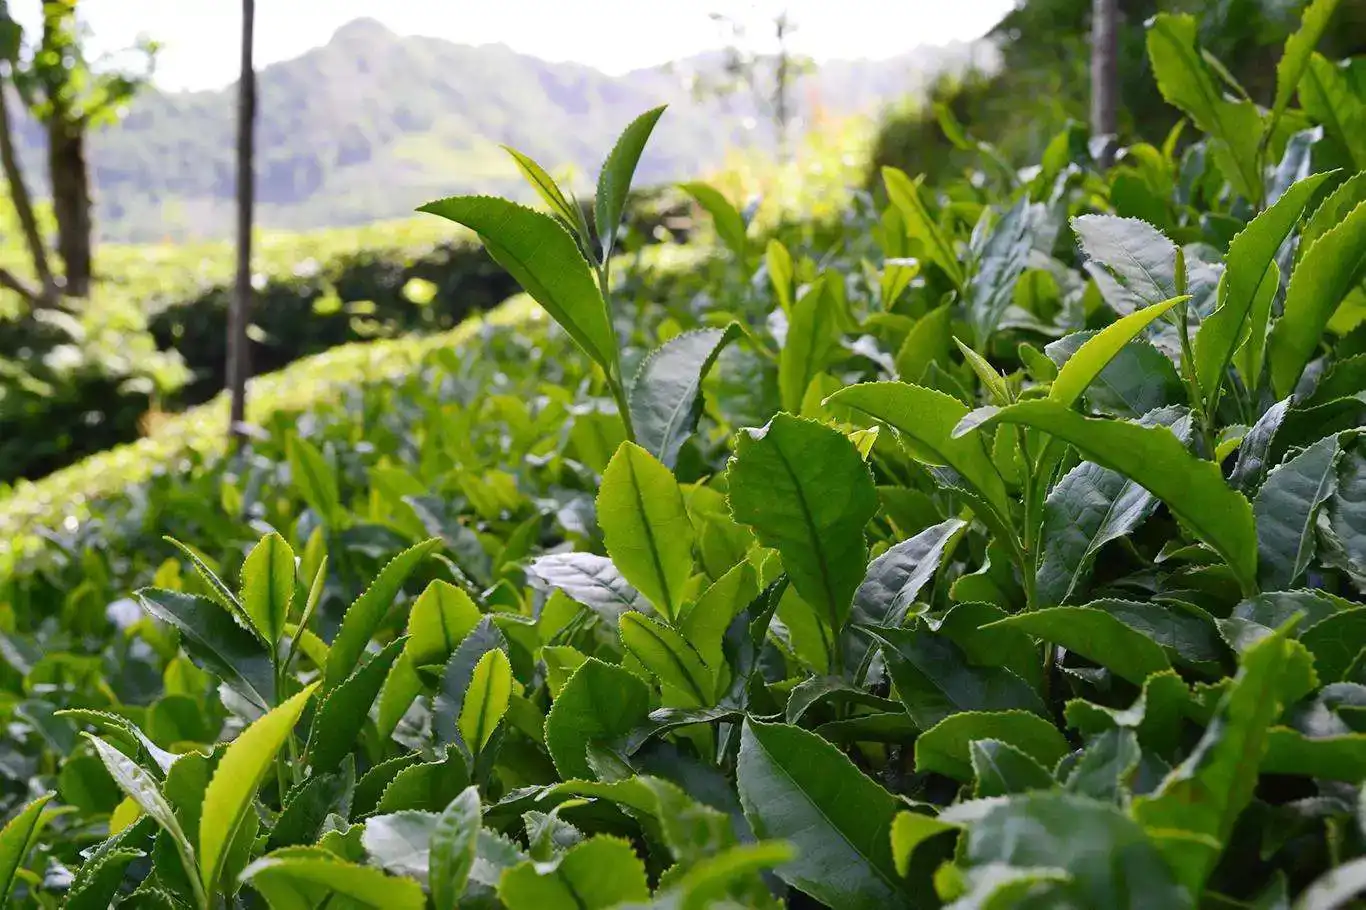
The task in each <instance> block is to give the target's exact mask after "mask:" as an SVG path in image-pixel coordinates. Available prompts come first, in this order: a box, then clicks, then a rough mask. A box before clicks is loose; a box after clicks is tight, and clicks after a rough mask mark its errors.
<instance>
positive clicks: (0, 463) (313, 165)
mask: <svg viewBox="0 0 1366 910" xmlns="http://www.w3.org/2000/svg"><path fill="white" fill-rule="evenodd" d="M83 2H90V0H83ZM717 6H718V7H721V10H720V12H719V13H718V19H719V20H720V21H721V24H722V25H729V26H730V27H729V29H728V30H723V36H724V40H726V41H728V42H729V44H730V46H729V47H728V48H727V49H725V50H718V51H716V52H713V53H707V54H702V55H699V56H695V57H692V58H688V59H683V60H678V61H674V62H672V63H670V64H668V65H664V66H658V67H653V68H650V69H645V70H638V71H633V72H629V73H626V74H624V75H616V76H609V75H606V74H604V73H601V72H598V71H597V70H594V69H592V68H590V67H587V66H584V65H580V64H574V63H552V62H547V61H544V60H540V59H537V58H535V57H531V56H527V55H525V54H519V53H516V52H514V51H512V50H511V49H509V48H507V47H504V46H497V45H485V46H480V47H472V46H465V45H459V44H454V43H451V42H448V41H443V40H439V39H435V38H425V37H402V36H399V35H397V34H395V33H394V32H392V31H390V30H389V29H388V28H386V27H385V26H384V25H382V24H381V23H379V22H377V21H374V20H369V19H360V20H356V21H354V22H351V23H350V24H348V25H346V26H345V27H343V28H341V29H340V30H339V31H337V32H336V34H335V35H334V36H333V37H332V38H331V40H330V41H328V42H327V43H326V44H325V45H324V46H321V47H318V48H316V49H314V50H311V51H309V52H307V53H305V54H303V55H302V56H300V57H297V58H295V59H291V60H286V61H283V62H279V63H274V64H272V65H270V66H266V67H264V68H262V69H261V70H260V71H259V73H258V74H257V82H258V87H257V90H258V94H259V98H260V102H259V110H258V114H257V118H256V123H257V134H256V153H255V162H254V168H255V173H256V186H255V191H256V199H255V205H256V216H255V223H256V225H257V227H256V231H255V252H254V260H253V264H252V275H251V287H252V289H253V291H254V297H255V300H254V303H253V304H252V311H251V316H250V319H249V324H248V326H247V332H246V334H247V337H248V339H249V348H250V356H249V360H250V364H251V372H252V373H266V372H270V371H275V370H279V369H281V368H283V367H285V366H286V365H288V364H290V363H291V362H293V361H295V360H298V359H299V358H302V357H306V356H309V355H315V354H319V353H321V352H323V351H326V350H328V349H330V348H332V347H334V346H337V345H341V344H345V343H348V342H367V341H374V340H380V339H393V338H398V337H401V336H407V335H410V334H417V335H422V336H427V337H432V336H435V335H436V334H437V333H441V332H447V331H449V330H451V329H452V328H453V327H454V326H456V325H457V324H458V323H460V322H461V320H463V319H464V318H465V317H466V316H467V315H469V314H471V313H476V312H482V311H486V310H488V309H490V308H492V307H493V306H494V305H495V304H497V303H499V302H500V301H502V300H503V299H505V298H506V297H508V296H509V295H510V294H511V293H512V292H513V291H514V290H515V287H514V285H513V284H512V282H511V280H510V279H509V278H508V276H507V275H506V274H505V273H504V272H503V270H502V269H500V268H498V267H497V266H495V265H494V264H493V263H492V262H491V260H489V258H488V257H487V255H486V254H485V253H484V252H483V251H482V249H481V248H480V247H479V245H478V244H477V243H475V242H473V238H470V237H464V236H459V235H457V234H454V233H453V232H452V231H451V230H450V228H449V227H448V226H446V225H444V224H443V223H442V222H439V221H436V220H435V219H414V218H411V217H405V216H406V215H408V213H410V212H411V211H412V209H413V208H414V207H415V206H416V205H418V204H419V203H421V202H423V201H425V200H427V199H430V198H435V197H438V196H442V195H448V194H452V193H459V192H468V191H479V192H490V193H503V194H510V195H514V196H522V195H524V194H525V192H526V191H525V189H524V184H523V183H522V181H521V180H520V178H519V176H518V174H517V171H516V167H515V165H514V163H513V161H512V160H511V159H510V158H509V157H508V156H507V155H506V154H505V153H504V151H503V150H502V149H501V148H500V147H499V146H500V145H501V144H508V145H512V146H515V147H517V148H518V149H520V150H521V151H524V152H526V153H527V154H529V155H531V156H532V157H533V158H536V159H537V160H540V161H542V162H543V163H545V164H547V165H548V166H550V165H553V170H554V171H555V174H556V176H557V177H560V178H563V179H564V180H565V181H566V182H567V183H568V185H569V186H571V187H573V188H575V189H576V190H577V191H580V192H581V193H582V191H584V190H586V189H587V188H588V187H589V186H590V185H591V180H592V178H593V177H594V175H595V173H596V167H597V164H598V162H599V161H600V160H601V158H602V156H603V155H604V153H605V151H606V148H607V146H608V144H609V143H610V142H611V140H612V137H613V136H615V135H616V133H617V132H618V131H619V129H620V128H621V126H622V125H623V124H625V123H626V122H628V121H629V120H630V119H631V118H632V117H633V116H634V115H636V114H638V113H639V112H640V111H642V110H644V109H646V108H649V107H651V106H654V105H657V104H660V103H669V104H670V113H669V115H668V116H667V117H665V118H664V120H663V121H662V122H661V125H660V129H659V132H658V134H657V136H656V138H655V140H654V142H653V143H652V146H651V151H650V153H649V154H647V155H646V157H645V158H644V160H643V161H642V164H641V168H640V170H639V172H638V178H637V182H638V184H640V185H648V186H653V187H655V188H654V189H648V190H643V191H641V192H640V193H638V194H637V197H636V199H635V200H634V203H633V207H632V214H631V215H630V217H629V230H628V232H627V242H626V244H625V247H624V248H625V249H626V250H627V254H628V255H633V254H635V255H638V252H639V251H640V250H642V249H644V248H646V247H652V246H659V245H673V244H676V243H679V242H686V241H687V240H688V239H689V238H690V237H691V236H692V235H693V234H694V233H695V231H696V230H698V227H697V225H698V224H699V223H703V224H705V223H706V222H705V219H704V220H702V221H701V222H699V220H698V219H697V218H696V214H697V213H696V211H695V210H694V207H693V204H692V203H691V201H690V200H689V198H688V197H687V196H686V195H685V194H683V193H681V192H680V191H678V190H677V189H676V188H674V187H673V182H674V181H678V180H684V179H694V178H697V177H699V176H703V177H706V178H707V179H710V180H712V181H713V182H714V183H715V184H716V185H717V186H718V187H719V188H720V189H721V190H722V191H723V193H724V194H725V195H726V196H728V197H729V198H731V199H734V200H737V201H742V202H743V201H748V202H749V203H750V204H751V205H752V209H753V216H754V218H755V219H757V221H758V223H759V225H760V226H761V229H762V230H771V229H773V228H774V227H775V226H777V225H779V224H781V223H783V222H784V221H786V220H796V219H801V220H805V221H809V222H814V223H816V224H819V223H820V221H821V220H822V219H826V220H835V219H839V218H840V217H842V213H844V212H846V211H847V210H848V209H849V207H850V205H851V200H855V199H856V198H857V197H859V196H861V195H862V194H864V193H866V192H873V191H874V189H873V188H874V187H875V186H877V185H878V184H879V181H878V179H877V174H878V169H879V168H880V167H881V166H883V165H886V164H891V165H895V166H897V167H900V168H903V169H904V170H906V171H908V172H909V173H911V174H921V173H923V174H926V175H928V178H927V179H928V180H929V181H930V182H931V183H936V184H937V183H942V182H946V181H948V180H950V179H953V178H959V177H963V178H966V179H967V180H968V181H969V183H971V182H972V181H978V182H980V181H983V180H990V179H992V175H991V174H990V173H983V172H982V171H981V168H982V166H983V165H982V162H983V160H984V159H983V154H982V150H983V149H986V150H987V151H988V153H989V154H988V159H987V160H992V159H994V160H996V161H998V162H999V166H1000V167H1001V168H1003V169H1014V168H1019V167H1023V166H1024V165H1026V164H1028V163H1030V162H1033V161H1037V160H1039V158H1040V157H1041V156H1042V155H1043V153H1044V151H1045V146H1046V145H1047V143H1048V142H1049V141H1050V140H1051V139H1052V138H1053V137H1055V136H1058V135H1059V134H1060V133H1064V134H1066V135H1069V136H1070V137H1071V138H1072V139H1073V140H1074V142H1075V143H1076V144H1078V145H1080V146H1081V147H1083V148H1084V146H1085V143H1086V141H1087V135H1088V131H1087V129H1085V128H1084V126H1083V124H1084V123H1085V121H1086V119H1087V109H1088V104H1089V79H1088V65H1089V63H1088V60H1089V47H1090V30H1091V10H1092V0H1020V2H1018V3H1017V4H1016V5H1015V6H1014V8H1011V9H1009V10H1008V11H1007V12H1006V13H1005V15H1004V16H1003V17H1002V18H1001V20H1000V22H999V23H998V24H997V25H996V26H995V27H994V28H992V29H991V30H990V31H989V32H988V33H987V34H985V35H982V36H981V38H980V40H977V41H972V42H960V43H956V44H951V45H947V46H943V47H926V46H920V47H912V46H910V45H912V44H913V43H914V41H913V39H908V41H907V44H908V50H907V51H906V52H905V53H904V54H901V55H899V56H896V57H892V58H889V59H882V60H845V61H830V62H826V63H825V64H823V65H820V66H817V65H815V64H813V63H812V61H810V60H808V59H806V58H804V57H801V56H800V55H799V54H796V53H795V52H793V51H791V50H790V49H789V48H788V47H787V45H786V43H785V39H784V32H783V30H784V29H788V30H789V32H790V30H791V29H794V28H799V27H800V25H801V23H800V22H796V21H792V20H791V19H788V18H787V17H786V16H784V15H780V16H779V17H778V18H777V19H776V20H766V21H764V22H762V23H761V28H760V29H759V31H760V32H762V34H755V33H754V32H753V27H751V33H750V34H748V35H747V34H746V33H745V31H744V30H743V29H741V28H737V27H734V26H735V23H734V22H730V21H728V20H727V18H726V15H725V4H717ZM1302 7H1303V3H1301V2H1298V0H1215V2H1201V0H1162V2H1158V0H1122V2H1120V3H1119V22H1118V36H1119V42H1118V51H1119V72H1120V84H1119V94H1120V101H1121V103H1120V105H1119V122H1118V130H1119V133H1120V138H1121V141H1122V142H1124V143H1130V142H1133V141H1136V140H1146V141H1149V142H1152V143H1154V144H1160V143H1162V142H1163V141H1164V139H1167V138H1168V137H1169V135H1170V134H1171V131H1172V130H1173V128H1174V127H1175V126H1176V122H1177V115H1176V112H1175V111H1174V109H1173V108H1171V107H1170V106H1168V105H1166V104H1165V103H1163V101H1162V100H1161V98H1160V96H1159V94H1158V91H1157V87H1156V85H1155V84H1154V81H1153V79H1152V75H1151V73H1150V71H1149V69H1148V63H1147V57H1146V54H1145V53H1144V50H1143V40H1144V36H1143V28H1142V23H1143V22H1144V20H1146V19H1147V18H1148V17H1150V16H1151V15H1153V14H1155V13H1156V12H1158V11H1163V10H1187V11H1193V12H1197V13H1199V14H1200V21H1201V23H1202V27H1203V28H1204V29H1205V31H1206V34H1205V35H1204V36H1203V39H1202V40H1203V41H1204V42H1205V44H1206V46H1207V47H1208V48H1209V50H1210V51H1211V52H1213V53H1214V54H1215V55H1217V56H1218V57H1219V59H1220V60H1222V61H1223V62H1224V63H1225V64H1227V69H1228V72H1227V74H1226V75H1227V80H1228V86H1227V87H1228V90H1229V91H1230V92H1233V93H1237V92H1239V91H1241V90H1243V89H1246V91H1247V92H1248V93H1249V94H1251V95H1252V96H1253V97H1265V96H1266V95H1267V94H1268V92H1269V89H1268V86H1269V84H1271V82H1272V81H1274V78H1275V77H1274V65H1273V61H1274V59H1275V57H1276V55H1277V54H1278V53H1279V49H1280V46H1281V44H1282V42H1283V41H1284V39H1285V37H1286V35H1287V34H1288V33H1289V31H1290V30H1291V29H1292V28H1293V25H1294V23H1295V22H1296V21H1297V20H1298V16H1299V13H1300V11H1301V9H1302ZM41 9H42V17H41V22H40V23H39V24H37V25H35V24H33V23H28V24H27V26H26V27H25V26H23V25H21V23H20V22H19V20H18V19H17V18H15V17H12V16H11V15H10V11H9V9H8V6H7V4H6V3H4V2H0V54H3V57H4V60H5V62H4V64H3V75H4V80H3V91H0V100H3V101H4V102H5V104H4V111H3V112H0V113H3V115H4V116H3V117H0V121H3V126H4V134H3V136H0V158H3V159H4V161H5V164H6V177H7V183H8V186H9V188H10V202H12V203H13V204H12V205H4V206H0V230H2V233H0V238H3V239H2V240H0V285H3V286H4V287H3V288H0V500H3V498H4V497H5V495H6V492H5V490H6V486H5V485H6V484H11V485H12V484H16V483H18V484H20V486H21V487H22V485H23V481H24V480H25V479H30V480H31V479H36V478H40V477H43V476H45V475H47V474H49V473H51V472H52V471H54V470H57V469H59V468H62V467H63V466H66V465H69V464H71V463H73V462H74V461H76V460H78V459H80V458H82V457H84V456H87V455H90V454H92V453H96V452H100V451H103V450H105V449H108V448H110V447H111V446H114V445H117V444H118V443H122V442H127V441H130V440H134V439H137V438H138V437H139V436H142V435H145V434H147V433H149V432H154V431H156V429H157V428H158V427H160V426H163V425H165V424H166V423H167V417H166V415H167V414H169V413H172V412H175V411H179V410H182V409H184V408H186V407H188V406H191V405H195V404H198V403H201V402H205V401H208V400H209V399H211V398H213V396H215V395H216V394H217V393H218V392H219V391H220V390H221V389H223V388H224V383H225V381H226V375H225V364H226V361H227V356H228V354H227V337H228V333H227V328H226V327H227V324H228V323H227V319H228V312H229V309H230V302H231V300H232V296H233V291H232V287H233V255H234V253H233V250H234V248H233V245H232V243H231V242H229V241H228V240H227V238H228V236H229V234H230V230H231V226H232V218H233V212H234V194H235V192H236V179H235V151H234V142H235V140H234V136H235V117H236V106H237V103H238V101H237V98H238V95H237V88H236V86H228V87H226V88H223V89H221V90H216V91H194V92H167V91H163V90H161V89H159V88H158V87H157V86H156V85H155V83H154V81H153V79H152V73H153V72H154V68H153V64H154V62H155V56H156V53H157V47H156V45H155V43H154V42H152V41H149V42H146V43H144V44H141V45H139V46H138V47H135V48H130V49H129V53H128V54H125V55H123V57H122V58H121V59H123V60H124V64H123V65H121V66H119V67H113V68H111V67H108V66H107V65H104V64H102V63H101V62H99V61H87V60H86V58H85V54H84V53H83V47H84V44H83V42H85V41H86V40H87V39H88V37H89V35H88V33H87V32H85V31H83V29H82V24H81V23H82V19H81V5H80V2H78V0H44V2H43V3H42V4H41ZM855 13H856V11H853V10H851V14H855ZM699 15H701V13H699ZM1337 17H1338V18H1337V20H1336V22H1337V23H1338V24H1337V26H1336V27H1335V28H1334V29H1333V30H1332V31H1331V32H1330V33H1329V35H1328V36H1327V37H1326V39H1325V41H1324V44H1323V46H1322V48H1321V50H1322V51H1323V53H1324V54H1325V55H1326V56H1327V57H1328V58H1329V59H1339V58H1342V57H1346V56H1350V55H1358V54H1362V53H1363V52H1366V0H1344V2H1343V3H1342V4H1341V7H1340V9H1339V11H1338V13H1337ZM869 27H870V28H875V27H877V23H876V22H870V23H869ZM152 37H153V38H155V36H154V35H153V36H152ZM233 37H234V36H224V40H232V38H233ZM775 38H776V42H775ZM758 39H762V40H758ZM129 60H131V61H132V62H131V64H130V63H128V62H127V61H129ZM1348 78H1352V79H1360V78H1366V77H1363V74H1362V73H1361V72H1359V71H1352V72H1351V73H1349V74H1348ZM1068 124H1074V125H1075V128H1074V129H1073V130H1072V131H1071V132H1070V133H1068V132H1067V127H1068ZM1173 139H1174V141H1176V142H1177V143H1179V142H1180V141H1181V137H1180V136H1179V135H1176V136H1174V137H1173ZM817 230H818V229H817ZM82 257H84V261H83V260H82Z"/></svg>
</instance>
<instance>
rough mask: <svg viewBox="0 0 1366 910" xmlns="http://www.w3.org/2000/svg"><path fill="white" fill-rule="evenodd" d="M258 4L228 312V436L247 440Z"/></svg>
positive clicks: (246, 68) (250, 22)
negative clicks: (234, 270)
mask: <svg viewBox="0 0 1366 910" xmlns="http://www.w3.org/2000/svg"><path fill="white" fill-rule="evenodd" d="M255 24H256V2H255V0H242V73H241V76H240V77H239V79H238V83H237V288H236V290H235V292H234V293H233V298H232V306H231V309H229V311H228V377H227V378H228V393H229V395H231V396H232V403H231V406H230V411H229V419H228V435H229V436H230V437H231V438H233V439H234V440H240V439H241V429H240V425H241V423H242V421H243V420H244V419H245V418H246V410H247V375H248V374H249V372H250V370H251V364H250V360H249V358H248V349H247V320H248V317H249V315H250V313H251V298H252V288H251V225H252V206H253V203H254V202H255V196H256V179H255V174H256V168H255V163H254V161H253V157H254V154H255V144H256V68H255V67H254V66H253V64H252V42H253V31H254V28H255Z"/></svg>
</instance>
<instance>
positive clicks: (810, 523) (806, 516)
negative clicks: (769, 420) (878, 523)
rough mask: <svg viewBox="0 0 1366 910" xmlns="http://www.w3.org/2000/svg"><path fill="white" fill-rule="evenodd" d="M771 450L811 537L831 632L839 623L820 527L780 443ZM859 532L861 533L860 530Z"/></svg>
mask: <svg viewBox="0 0 1366 910" xmlns="http://www.w3.org/2000/svg"><path fill="white" fill-rule="evenodd" d="M773 442H774V445H773V452H774V454H775V455H777V456H778V461H779V462H780V463H781V464H782V466H783V470H784V471H786V472H787V476H788V477H789V478H790V479H791V481H792V490H793V493H794V494H795V495H796V498H797V505H799V506H800V507H801V510H802V523H803V524H805V525H806V531H807V534H808V535H809V536H810V538H811V549H812V550H813V551H815V554H816V565H817V566H818V567H819V568H820V576H821V587H822V588H824V589H825V606H826V610H827V612H828V614H829V615H828V616H827V617H826V621H827V622H829V623H830V630H831V632H832V633H833V632H838V631H839V623H838V622H836V621H835V619H836V617H835V609H836V600H835V587H834V580H833V579H832V578H831V577H830V563H829V560H828V559H827V558H826V555H825V546H824V545H823V543H822V542H821V535H820V533H819V532H820V529H819V528H818V527H817V526H816V519H815V517H814V516H813V515H812V514H811V507H810V505H808V504H807V501H806V490H805V489H803V487H802V482H801V479H800V478H799V477H798V476H797V474H796V472H795V471H793V470H792V465H791V464H790V463H789V462H788V460H787V455H786V454H785V453H784V452H783V449H782V445H781V444H780V443H779V442H778V441H777V440H776V439H775V440H774V441H773ZM859 533H860V534H861V533H863V532H862V531H861V530H860V531H859Z"/></svg>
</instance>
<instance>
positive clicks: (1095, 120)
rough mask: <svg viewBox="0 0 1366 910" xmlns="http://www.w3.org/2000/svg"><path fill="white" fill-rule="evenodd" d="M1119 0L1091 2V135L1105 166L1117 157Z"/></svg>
mask: <svg viewBox="0 0 1366 910" xmlns="http://www.w3.org/2000/svg"><path fill="white" fill-rule="evenodd" d="M1118 105H1119V0H1092V4H1091V138H1092V140H1093V141H1095V142H1096V143H1097V144H1098V145H1099V147H1100V148H1099V153H1098V156H1097V157H1098V159H1099V164H1100V166H1101V167H1102V168H1106V167H1109V166H1110V164H1111V163H1112V162H1113V160H1114V153H1115V134H1116V133H1117V132H1118V131H1119V106H1118Z"/></svg>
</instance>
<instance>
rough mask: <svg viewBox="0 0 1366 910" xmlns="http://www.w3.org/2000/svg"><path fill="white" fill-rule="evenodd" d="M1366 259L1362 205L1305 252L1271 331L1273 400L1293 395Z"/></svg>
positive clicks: (1365, 211)
mask: <svg viewBox="0 0 1366 910" xmlns="http://www.w3.org/2000/svg"><path fill="white" fill-rule="evenodd" d="M1363 255H1366V202H1362V203H1361V204H1359V205H1358V206H1357V207H1356V208H1354V209H1352V211H1351V212H1350V213H1349V214H1348V215H1347V216H1346V217H1345V218H1343V220H1342V221H1341V223H1339V224H1338V226H1337V227H1335V228H1333V229H1332V230H1330V231H1328V232H1327V233H1325V234H1324V235H1323V236H1322V237H1320V238H1319V239H1318V240H1316V241H1314V244H1313V245H1312V246H1311V247H1309V249H1308V250H1306V251H1305V253H1304V255H1303V257H1302V258H1301V259H1300V261H1299V264H1298V265H1296V266H1295V271H1294V272H1292V273H1291V274H1290V286H1289V287H1288V288H1287V289H1286V293H1285V313H1284V315H1282V316H1281V318H1280V319H1278V320H1277V321H1276V324H1275V325H1274V326H1272V328H1271V337H1270V338H1269V339H1268V341H1267V362H1268V366H1269V368H1270V371H1271V384H1272V387H1273V388H1274V389H1275V390H1276V395H1277V397H1284V396H1286V395H1289V394H1290V393H1291V392H1293V391H1295V384H1296V383H1297V382H1299V379H1300V374H1301V373H1303V372H1304V367H1305V364H1307V363H1308V362H1309V360H1310V359H1311V358H1312V357H1313V356H1314V352H1315V351H1316V350H1317V349H1318V346H1319V340H1320V339H1321V338H1322V336H1323V330H1324V329H1325V328H1326V327H1327V325H1328V320H1329V318H1331V317H1332V315H1333V311H1334V310H1336V309H1337V307H1338V304H1339V303H1341V302H1342V298H1344V297H1346V296H1347V292H1348V291H1350V290H1351V289H1352V286H1353V284H1354V282H1355V281H1356V276H1357V271H1358V268H1359V266H1360V264H1361V257H1362V256H1363Z"/></svg>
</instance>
